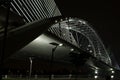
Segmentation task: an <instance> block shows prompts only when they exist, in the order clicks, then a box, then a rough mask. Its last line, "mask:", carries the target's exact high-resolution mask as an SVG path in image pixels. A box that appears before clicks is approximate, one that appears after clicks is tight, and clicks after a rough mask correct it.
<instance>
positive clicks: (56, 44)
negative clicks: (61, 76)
mask: <svg viewBox="0 0 120 80" xmlns="http://www.w3.org/2000/svg"><path fill="white" fill-rule="evenodd" d="M50 44H51V45H53V46H55V47H54V48H52V55H51V61H50V68H51V74H50V76H49V80H51V78H52V77H51V75H52V70H53V69H52V68H53V61H54V52H55V50H56V49H57V47H58V46H60V47H61V46H63V44H62V43H61V44H58V43H55V42H52V43H50Z"/></svg>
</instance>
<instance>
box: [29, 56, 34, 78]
mask: <svg viewBox="0 0 120 80" xmlns="http://www.w3.org/2000/svg"><path fill="white" fill-rule="evenodd" d="M29 61H30V70H29V80H30V78H31V74H32V63H33V58H32V57H29Z"/></svg>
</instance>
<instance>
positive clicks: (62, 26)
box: [48, 17, 112, 65]
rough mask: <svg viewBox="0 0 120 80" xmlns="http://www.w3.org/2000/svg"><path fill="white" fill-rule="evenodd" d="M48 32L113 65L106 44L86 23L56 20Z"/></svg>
mask: <svg viewBox="0 0 120 80" xmlns="http://www.w3.org/2000/svg"><path fill="white" fill-rule="evenodd" d="M48 31H49V32H51V33H53V34H55V35H56V36H58V37H59V38H61V39H63V40H65V41H67V42H69V43H71V44H72V45H74V46H76V47H78V48H80V49H82V50H84V51H86V52H88V53H90V54H91V55H93V56H94V57H96V58H97V59H98V60H101V61H103V62H105V63H106V64H109V65H112V62H111V59H110V56H109V54H108V52H107V50H106V48H105V46H104V44H103V43H102V41H101V39H100V38H99V36H98V35H97V33H96V32H95V30H94V29H93V28H92V27H91V26H90V25H89V24H88V23H87V22H86V21H84V20H82V19H79V18H71V17H70V18H65V19H60V20H56V21H55V24H53V25H52V26H51V27H50V28H49V29H48Z"/></svg>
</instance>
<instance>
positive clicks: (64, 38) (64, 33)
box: [0, 0, 117, 76]
mask: <svg viewBox="0 0 120 80" xmlns="http://www.w3.org/2000/svg"><path fill="white" fill-rule="evenodd" d="M0 12H2V13H0V41H1V42H0V45H1V52H2V53H4V56H2V58H1V62H5V63H6V64H5V65H4V66H5V67H6V68H8V67H10V68H15V67H13V65H12V64H10V63H11V62H9V61H7V59H16V60H18V59H27V58H28V59H29V58H30V57H34V58H39V59H43V60H51V58H52V61H53V62H54V61H58V62H63V63H70V64H71V56H70V55H72V58H73V56H74V54H75V55H78V57H74V59H72V60H73V61H74V60H75V61H76V60H77V61H78V64H79V62H80V63H81V61H83V62H82V63H81V65H83V64H87V66H88V65H89V68H90V69H91V70H99V69H100V70H101V73H102V74H99V75H102V76H103V75H105V76H107V75H112V76H113V73H111V71H113V69H116V67H115V66H114V65H113V63H112V60H111V57H110V56H109V53H108V52H107V50H106V48H105V46H104V44H103V43H102V41H101V39H100V38H99V36H98V35H97V33H96V31H95V30H94V29H93V27H92V26H91V25H90V24H89V22H87V21H84V20H82V19H79V18H76V17H63V16H62V15H61V13H60V11H59V9H58V8H57V5H56V4H55V2H54V0H11V1H10V2H9V1H8V2H7V1H6V2H4V1H1V4H0ZM8 15H9V17H6V16H8ZM8 23H9V24H8ZM6 24H7V25H6ZM4 40H5V41H4ZM3 43H5V44H3ZM57 44H62V47H59V45H57ZM4 45H5V46H4ZM51 51H52V56H51ZM2 55H3V54H2ZM81 56H82V57H81ZM75 58H76V59H75ZM77 58H79V59H77ZM84 59H85V60H84ZM79 60H80V61H79ZM53 62H52V63H53ZM7 64H9V65H7ZM16 64H17V63H16ZM23 64H24V63H23ZM17 65H18V66H20V65H19V63H18V64H17ZM17 65H16V67H18V66H17ZM81 65H80V66H81ZM24 66H25V65H24ZM67 67H68V66H67ZM37 68H38V67H37ZM15 69H17V68H15ZM70 69H72V68H70ZM104 69H105V70H104ZM48 71H49V70H48ZM116 72H117V70H116ZM81 73H82V72H81ZM89 73H90V72H89ZM96 74H97V73H96ZM92 75H93V74H92Z"/></svg>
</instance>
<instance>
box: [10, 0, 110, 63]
mask: <svg viewBox="0 0 120 80" xmlns="http://www.w3.org/2000/svg"><path fill="white" fill-rule="evenodd" d="M27 1H28V2H27ZM27 1H24V0H21V1H19V0H13V1H12V2H11V10H12V11H13V12H16V13H17V14H19V15H20V16H22V17H23V19H24V21H25V22H26V23H30V22H34V21H36V20H42V19H46V18H51V17H55V16H60V15H61V13H60V11H59V9H58V8H57V6H56V4H55V2H54V0H51V1H47V0H43V1H42V0H37V1H36V0H33V1H30V0H27ZM38 3H39V4H38ZM44 3H45V5H43V4H44ZM42 5H43V6H42ZM48 31H49V32H51V33H53V34H55V35H56V36H58V37H59V38H61V39H63V40H65V41H67V42H69V43H71V44H73V45H75V46H76V47H78V48H80V49H82V50H84V51H86V52H88V53H90V54H91V55H93V56H94V57H96V58H97V59H99V60H101V61H103V62H105V63H106V64H109V65H112V62H111V59H110V57H109V54H108V52H107V51H106V49H105V46H104V44H103V43H102V41H101V39H100V38H99V36H98V35H97V34H96V32H95V30H94V29H93V28H92V27H91V26H90V25H89V24H88V23H87V22H86V21H84V20H82V19H79V18H65V19H60V20H56V21H55V24H53V25H52V26H51V27H50V28H49V29H48Z"/></svg>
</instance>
